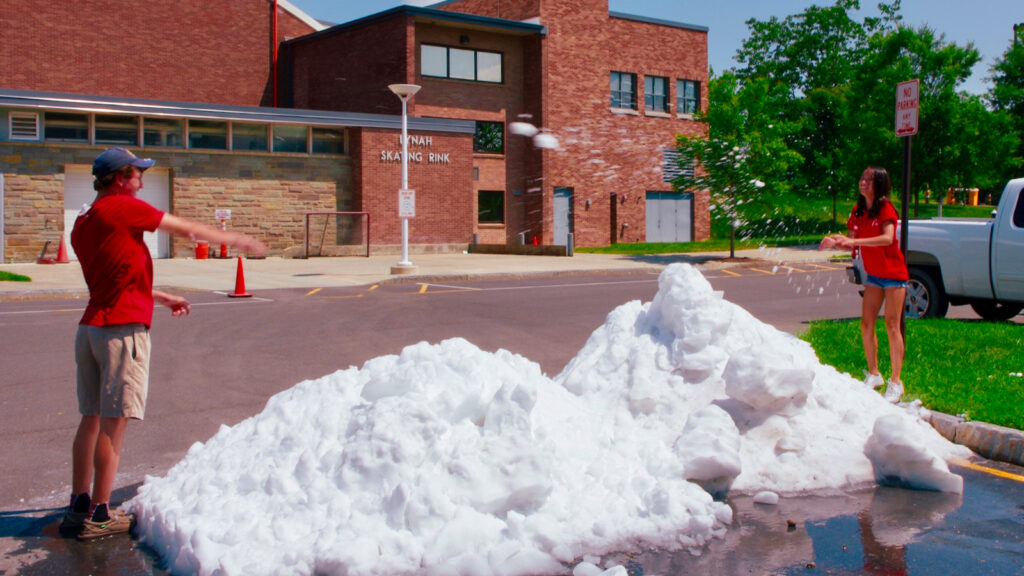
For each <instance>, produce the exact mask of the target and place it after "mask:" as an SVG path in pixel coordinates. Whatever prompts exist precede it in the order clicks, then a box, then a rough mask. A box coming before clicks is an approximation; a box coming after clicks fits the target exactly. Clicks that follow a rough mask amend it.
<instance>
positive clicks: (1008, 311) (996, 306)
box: [971, 301, 1024, 322]
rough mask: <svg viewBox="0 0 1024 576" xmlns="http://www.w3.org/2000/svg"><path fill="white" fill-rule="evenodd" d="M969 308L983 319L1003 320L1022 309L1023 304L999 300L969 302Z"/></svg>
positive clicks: (1023, 307)
mask: <svg viewBox="0 0 1024 576" xmlns="http://www.w3.org/2000/svg"><path fill="white" fill-rule="evenodd" d="M971 308H974V311H975V312H977V313H978V316H981V317H982V318H984V319H985V320H989V321H991V322H1004V321H1006V320H1009V319H1010V318H1013V317H1014V316H1016V315H1017V314H1020V311H1021V310H1022V309H1024V304H1002V303H1000V302H991V301H989V302H971Z"/></svg>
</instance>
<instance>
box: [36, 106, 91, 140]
mask: <svg viewBox="0 0 1024 576" xmlns="http://www.w3.org/2000/svg"><path fill="white" fill-rule="evenodd" d="M43 137H44V138H45V139H46V140H48V141H50V142H88V141H89V115H88V114H75V113H72V112H47V113H46V117H45V118H44V119H43Z"/></svg>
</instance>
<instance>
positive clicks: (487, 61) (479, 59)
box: [420, 44, 502, 84]
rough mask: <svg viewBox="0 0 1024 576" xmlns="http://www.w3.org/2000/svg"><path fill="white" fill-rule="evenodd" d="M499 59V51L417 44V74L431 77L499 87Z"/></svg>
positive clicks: (500, 74)
mask: <svg viewBox="0 0 1024 576" xmlns="http://www.w3.org/2000/svg"><path fill="white" fill-rule="evenodd" d="M501 60H502V55H501V53H500V52H484V51H482V50H469V49H467V48H449V47H447V46H434V45H431V44H421V45H420V74H421V75H423V76H429V77H432V78H451V79H453V80H470V81H472V82H487V83H492V84H501V82H502V67H501Z"/></svg>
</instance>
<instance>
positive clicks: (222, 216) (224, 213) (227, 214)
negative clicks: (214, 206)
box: [213, 208, 231, 220]
mask: <svg viewBox="0 0 1024 576" xmlns="http://www.w3.org/2000/svg"><path fill="white" fill-rule="evenodd" d="M213 217H214V218H216V219H217V220H231V210H227V209H223V208H222V209H220V210H214V211H213Z"/></svg>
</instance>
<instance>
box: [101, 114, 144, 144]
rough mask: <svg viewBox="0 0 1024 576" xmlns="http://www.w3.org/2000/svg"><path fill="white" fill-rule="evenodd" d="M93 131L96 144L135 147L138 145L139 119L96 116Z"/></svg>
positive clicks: (106, 115)
mask: <svg viewBox="0 0 1024 576" xmlns="http://www.w3.org/2000/svg"><path fill="white" fill-rule="evenodd" d="M95 131H96V143H97V144H115V145H117V146H136V145H138V143H139V118H138V117H137V116H118V115H115V114H97V115H96V128H95Z"/></svg>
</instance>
